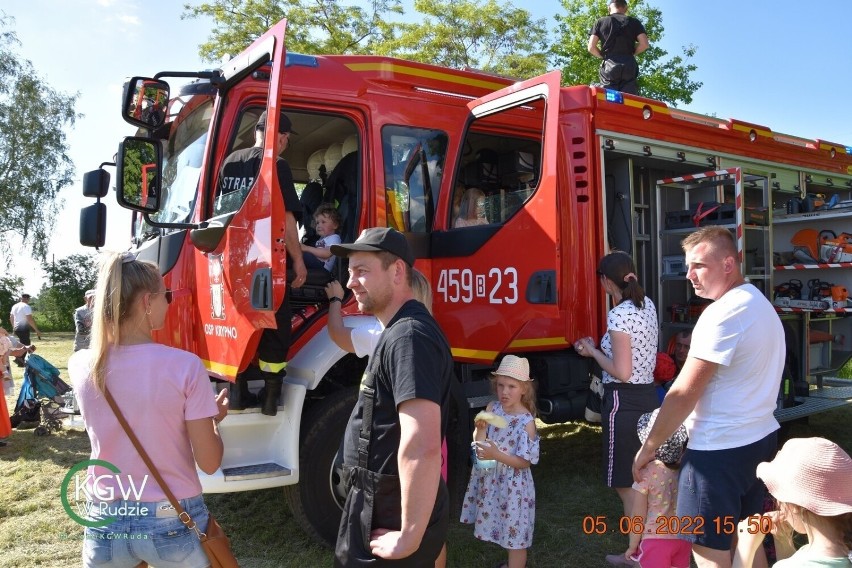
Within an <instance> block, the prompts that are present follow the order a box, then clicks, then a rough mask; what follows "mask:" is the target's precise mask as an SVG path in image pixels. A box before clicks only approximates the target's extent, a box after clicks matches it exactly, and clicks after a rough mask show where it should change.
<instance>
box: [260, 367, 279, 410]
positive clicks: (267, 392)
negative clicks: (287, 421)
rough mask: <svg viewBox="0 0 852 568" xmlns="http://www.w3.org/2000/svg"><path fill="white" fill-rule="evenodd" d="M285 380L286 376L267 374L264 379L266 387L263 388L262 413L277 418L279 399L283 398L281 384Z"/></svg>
mask: <svg viewBox="0 0 852 568" xmlns="http://www.w3.org/2000/svg"><path fill="white" fill-rule="evenodd" d="M283 380H284V375H273V374H272V373H266V377H265V378H264V379H263V382H264V383H265V386H264V387H263V391H264V392H263V403H262V406H261V408H260V411H261V412H262V413H263V414H266V415H267V416H275V415H276V414H278V399H279V398H280V397H281V383H282V381H283Z"/></svg>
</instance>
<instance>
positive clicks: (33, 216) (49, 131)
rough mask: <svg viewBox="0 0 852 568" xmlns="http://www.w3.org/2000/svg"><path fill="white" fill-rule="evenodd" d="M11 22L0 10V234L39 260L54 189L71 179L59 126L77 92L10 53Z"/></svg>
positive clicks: (68, 119) (13, 40) (68, 122)
mask: <svg viewBox="0 0 852 568" xmlns="http://www.w3.org/2000/svg"><path fill="white" fill-rule="evenodd" d="M12 23H13V19H12V18H11V17H7V16H6V15H5V14H3V13H0V234H3V235H4V236H8V235H11V234H15V235H17V236H19V237H20V239H21V241H22V244H23V245H25V246H27V247H28V250H30V251H31V254H32V255H33V256H34V257H35V258H38V259H44V258H45V256H46V253H47V247H48V244H49V242H50V237H51V231H52V229H53V225H54V222H55V219H56V213H57V211H58V210H59V208H60V207H61V206H62V203H61V201H60V200H59V199H57V197H58V195H59V191H60V190H61V189H62V188H64V187H66V186H68V185H71V183H72V181H73V176H74V166H73V164H72V162H71V158H69V157H68V144H67V141H66V138H65V131H64V129H65V128H66V127H69V126H73V125H74V122H75V120H76V119H77V118H78V115H77V114H76V113H75V111H74V104H75V102H76V99H77V95H76V94H75V95H66V94H63V93H60V92H58V91H56V90H54V89H52V88H51V87H50V85H48V84H47V83H46V82H45V81H44V80H43V79H42V78H41V77H39V75H38V74H37V73H36V70H35V69H34V68H33V65H32V63H30V61H28V60H26V59H21V58H20V57H19V56H18V55H17V54H16V53H15V52H14V47H15V46H16V45H18V43H19V42H18V38H17V36H16V35H15V32H14V31H12V30H11V29H9V28H10V27H11V25H12Z"/></svg>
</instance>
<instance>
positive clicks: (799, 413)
mask: <svg viewBox="0 0 852 568" xmlns="http://www.w3.org/2000/svg"><path fill="white" fill-rule="evenodd" d="M841 388H849V387H841ZM832 390H834V389H832ZM825 394H826V395H828V393H825ZM835 394H839V393H835ZM796 402H797V403H800V404H797V405H796V406H791V407H789V408H782V409H779V410H776V411H775V419H776V420H778V422H786V421H787V420H795V419H797V418H804V417H805V416H810V415H811V414H817V413H820V412H824V411H826V410H831V409H832V408H839V407H841V406H846V405H848V404H852V401H850V400H846V398H845V397H841V398H833V397H829V396H820V395H819V394H817V393H813V394H811V396H801V397H799V396H797V397H796Z"/></svg>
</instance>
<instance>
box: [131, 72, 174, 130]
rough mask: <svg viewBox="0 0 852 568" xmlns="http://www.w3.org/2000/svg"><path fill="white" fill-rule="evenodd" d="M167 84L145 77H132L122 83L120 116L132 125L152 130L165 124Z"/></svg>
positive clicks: (167, 100)
mask: <svg viewBox="0 0 852 568" xmlns="http://www.w3.org/2000/svg"><path fill="white" fill-rule="evenodd" d="M168 104H169V84H168V83H166V82H165V81H158V80H156V79H149V78H147V77H132V78H131V79H130V80H129V81H127V82H126V83H125V84H124V96H123V99H122V103H121V116H122V118H124V120H125V121H127V122H129V123H130V124H132V125H134V126H140V127H142V128H147V129H149V130H154V129H155V128H158V127H160V126H162V125H163V124H165V122H166V111H167V110H168Z"/></svg>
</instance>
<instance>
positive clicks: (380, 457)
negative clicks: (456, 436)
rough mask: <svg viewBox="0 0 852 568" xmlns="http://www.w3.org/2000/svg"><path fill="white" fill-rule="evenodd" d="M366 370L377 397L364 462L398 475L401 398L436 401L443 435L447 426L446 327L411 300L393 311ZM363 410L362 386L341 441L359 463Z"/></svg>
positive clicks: (350, 459)
mask: <svg viewBox="0 0 852 568" xmlns="http://www.w3.org/2000/svg"><path fill="white" fill-rule="evenodd" d="M370 374H372V376H373V377H374V378H375V388H376V395H375V398H376V400H375V406H374V409H373V432H372V441H371V443H370V452H369V453H370V457H369V460H368V464H367V467H368V469H369V470H370V471H374V472H377V473H384V474H391V475H398V468H397V453H398V450H399V437H400V430H399V412H398V411H397V409H398V407H399V405H400V404H402V403H403V402H405V401H407V400H411V399H414V398H421V399H426V400H431V401H433V402H435V403H437V404H439V405H440V406H441V438H443V437H444V436H445V435H446V429H447V416H448V410H449V400H450V381H451V380H452V377H453V359H452V355H451V354H450V345H449V343H448V342H447V339H446V337H445V336H444V333H443V332H442V331H441V329H440V328H439V327H438V323H437V322H436V321H435V319H434V318H433V317H432V315H431V314H429V312H428V311H427V310H426V307H425V306H424V305H423V304H421V303H420V302H417V301H415V300H411V301H409V302H406V303H405V304H404V305H403V306H402V307H401V308H400V310H399V311H398V312H397V313H396V315H395V316H394V317H393V319H392V320H391V321H390V323H389V324H388V327H387V328H385V330H384V332H382V337H381V338H380V339H379V344H378V345H377V346H376V351H375V352H374V353H373V355H372V356H371V357H370V363H369V365H367V371H366V373H365V378H366V377H367V376H368V375H370ZM362 381H363V379H362ZM363 413H364V397H363V391H361V393H360V394H359V395H358V402H357V403H356V404H355V408H354V410H353V411H352V416H351V417H350V418H349V425H348V426H347V431H346V437H345V440H344V444H343V461H344V463H345V464H346V465H352V466H354V465H357V464H358V434H359V432H360V429H361V422H362V416H363Z"/></svg>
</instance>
